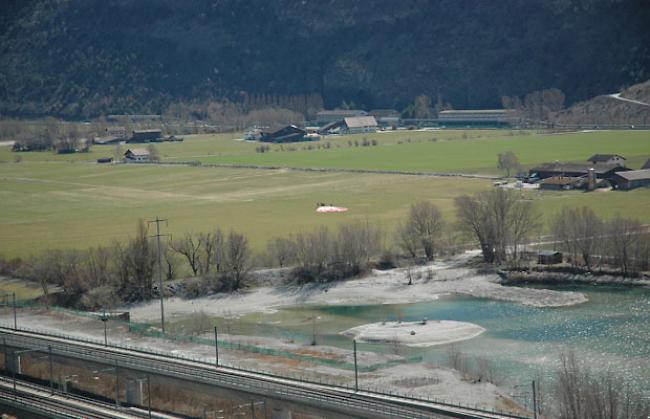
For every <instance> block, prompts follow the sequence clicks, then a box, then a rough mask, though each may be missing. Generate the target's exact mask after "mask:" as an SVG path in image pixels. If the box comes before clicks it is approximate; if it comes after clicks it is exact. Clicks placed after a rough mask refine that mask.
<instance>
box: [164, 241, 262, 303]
mask: <svg viewBox="0 0 650 419" xmlns="http://www.w3.org/2000/svg"><path fill="white" fill-rule="evenodd" d="M175 256H179V257H180V258H181V259H183V260H184V261H185V262H186V263H187V266H188V267H189V269H190V270H191V272H192V275H193V276H195V277H196V276H200V277H208V278H213V279H214V280H215V281H219V282H221V283H222V285H225V286H226V287H227V288H228V289H230V290H237V289H239V288H240V287H241V285H242V281H243V280H244V279H245V278H246V274H247V273H248V271H249V270H250V267H251V265H250V262H251V249H250V246H249V244H248V239H247V238H246V236H244V235H243V234H240V233H237V232H235V231H231V232H230V233H229V234H227V235H226V234H225V233H224V232H223V231H222V230H221V229H220V228H216V229H215V230H214V231H211V232H207V233H197V234H194V233H188V234H185V235H184V236H182V237H181V238H180V239H175V240H172V241H171V242H170V244H169V247H168V248H167V250H166V252H165V263H166V267H167V272H168V275H167V277H168V279H171V278H170V277H173V276H174V272H175V270H176V258H175Z"/></svg>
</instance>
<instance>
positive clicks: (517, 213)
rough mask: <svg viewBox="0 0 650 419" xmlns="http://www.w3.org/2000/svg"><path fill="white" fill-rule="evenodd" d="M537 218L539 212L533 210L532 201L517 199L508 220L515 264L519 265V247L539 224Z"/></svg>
mask: <svg viewBox="0 0 650 419" xmlns="http://www.w3.org/2000/svg"><path fill="white" fill-rule="evenodd" d="M539 218H540V217H539V213H538V212H537V211H535V208H534V207H533V204H532V202H530V201H523V200H519V201H517V202H516V203H515V205H513V207H512V210H511V214H510V221H509V226H510V233H509V234H510V240H509V242H510V247H511V249H512V261H513V262H514V264H515V266H518V265H519V258H520V251H519V249H520V247H521V246H522V245H523V244H525V243H526V241H528V238H529V237H530V235H531V234H533V232H535V231H536V230H537V229H538V228H539V227H540V226H541V223H540V221H539Z"/></svg>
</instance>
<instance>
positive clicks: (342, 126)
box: [318, 116, 378, 135]
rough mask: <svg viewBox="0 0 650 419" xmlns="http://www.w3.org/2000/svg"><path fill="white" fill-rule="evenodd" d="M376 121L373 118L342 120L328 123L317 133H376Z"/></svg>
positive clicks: (356, 117) (359, 117)
mask: <svg viewBox="0 0 650 419" xmlns="http://www.w3.org/2000/svg"><path fill="white" fill-rule="evenodd" d="M377 129H378V126H377V120H376V119H375V117H374V116H355V117H350V118H343V119H342V120H340V121H334V122H330V123H329V124H327V125H325V126H323V127H321V128H320V129H319V130H318V132H319V133H321V134H323V135H327V134H359V133H362V132H375V131H377Z"/></svg>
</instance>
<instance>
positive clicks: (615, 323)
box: [233, 287, 650, 394]
mask: <svg viewBox="0 0 650 419" xmlns="http://www.w3.org/2000/svg"><path fill="white" fill-rule="evenodd" d="M555 289H564V290H572V291H580V292H583V293H585V294H586V295H587V296H588V298H589V302H587V303H584V304H580V305H576V306H572V307H563V308H535V307H528V306H523V305H520V304H514V303H509V302H503V301H495V300H489V299H479V298H471V297H461V296H446V297H441V298H440V299H439V300H437V301H434V302H431V303H420V304H407V305H375V306H328V307H300V308H290V309H282V310H279V311H278V312H277V313H275V314H268V313H266V314H254V315H249V316H246V317H244V318H243V319H241V320H240V321H239V322H238V323H237V324H236V326H233V327H235V328H236V329H237V330H235V331H233V332H236V333H245V334H254V335H259V336H273V337H278V336H281V337H283V338H286V339H292V340H295V341H301V340H304V341H306V342H309V341H310V340H311V338H312V334H313V333H314V332H315V333H316V336H317V340H318V343H319V344H325V345H332V346H338V347H345V348H348V347H350V346H351V341H350V338H348V337H345V336H341V335H340V332H342V331H344V330H346V329H348V328H350V327H354V326H358V325H361V324H365V323H372V322H380V321H386V320H388V321H392V320H396V319H398V318H401V319H402V320H404V321H416V320H420V319H422V318H425V317H426V318H427V319H430V320H458V321H465V322H470V323H475V324H478V325H480V326H482V327H484V328H485V329H486V332H485V333H483V334H482V335H480V336H478V337H476V338H473V339H469V340H466V341H463V342H458V343H455V344H454V345H455V346H456V348H457V349H458V350H459V351H460V352H462V353H464V354H467V355H470V356H480V357H484V358H486V359H488V360H489V361H490V362H491V363H492V364H493V365H494V366H495V367H496V368H497V369H498V377H499V378H500V381H501V384H503V385H505V386H506V387H510V388H515V387H517V386H524V385H527V384H529V383H530V381H531V380H532V379H534V378H535V377H536V376H551V375H553V374H554V372H555V371H556V370H557V368H558V365H559V355H560V353H569V352H571V351H572V352H574V353H575V354H576V356H577V358H578V359H580V360H583V361H584V362H585V363H586V365H588V366H589V367H590V368H592V369H593V370H596V371H602V372H609V373H612V374H615V375H617V376H619V377H622V378H623V379H625V380H626V381H627V382H629V383H630V384H632V385H633V386H634V387H635V388H637V389H639V390H641V391H643V392H644V393H646V394H650V362H649V361H650V290H648V289H641V288H614V287H565V288H555ZM360 349H361V350H370V351H377V352H390V351H394V350H395V349H394V345H389V344H364V345H361V346H360ZM448 352H449V345H441V346H435V347H429V348H400V354H402V355H409V356H410V355H418V356H422V357H423V358H424V360H425V361H429V362H433V363H441V364H444V363H445V362H446V359H447V356H448Z"/></svg>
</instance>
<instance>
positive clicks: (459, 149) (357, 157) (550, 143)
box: [194, 131, 650, 174]
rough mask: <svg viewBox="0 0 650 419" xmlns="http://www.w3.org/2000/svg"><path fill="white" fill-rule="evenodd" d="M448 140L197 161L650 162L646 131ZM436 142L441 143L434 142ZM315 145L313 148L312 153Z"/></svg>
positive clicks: (452, 168)
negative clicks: (508, 155) (512, 156)
mask: <svg viewBox="0 0 650 419" xmlns="http://www.w3.org/2000/svg"><path fill="white" fill-rule="evenodd" d="M460 132H463V133H465V131H460ZM509 134H513V135H509ZM448 135H449V134H448V131H439V132H436V131H430V132H408V131H406V132H398V133H379V134H371V135H367V136H366V137H367V138H368V139H376V140H377V142H378V146H376V147H361V146H360V147H354V146H353V147H350V146H349V145H348V141H354V140H349V139H347V138H349V137H342V138H338V139H336V140H334V141H332V146H333V147H332V148H330V149H327V150H325V149H321V150H318V149H312V150H303V149H304V148H307V147H309V146H310V144H300V145H297V146H294V147H297V148H298V150H297V151H292V152H289V151H284V152H282V151H276V150H278V149H279V147H278V146H274V147H273V148H272V151H271V152H269V153H240V154H228V153H222V154H220V155H214V156H205V157H197V158H194V159H195V160H199V161H201V162H205V163H227V164H253V165H269V166H283V167H322V168H337V169H346V168H347V169H380V170H408V171H424V172H457V173H486V174H496V173H499V172H498V170H497V169H496V161H497V154H498V153H501V152H505V151H513V152H514V153H516V154H517V155H518V157H519V159H520V162H521V163H522V165H524V166H527V167H530V166H533V165H537V164H539V163H542V162H547V161H555V160H560V161H581V162H583V161H585V160H586V159H587V158H588V157H590V156H591V155H592V154H595V153H617V154H622V155H624V156H625V157H627V158H628V159H629V165H630V167H635V168H638V167H640V166H641V165H642V164H643V162H645V160H646V159H647V158H648V157H650V132H644V131H625V132H623V131H609V132H597V133H577V134H561V135H539V134H532V133H525V134H524V135H521V134H518V133H512V132H508V131H483V132H482V131H478V132H471V131H469V134H468V135H473V136H475V138H468V139H463V137H462V136H461V137H458V136H456V137H448ZM398 136H401V137H398ZM479 136H480V137H479ZM355 137H356V140H357V141H360V140H359V139H358V138H359V137H363V136H359V135H357V136H355ZM434 137H435V138H436V139H437V140H436V141H435V142H434V141H431V139H432V138H434ZM477 137H478V138H477ZM396 138H401V139H400V140H398V141H401V144H400V143H398V142H396V141H395V139H396ZM408 139H410V142H408ZM315 146H316V145H315V144H311V147H312V148H313V147H315ZM284 148H285V150H286V149H287V147H286V146H285V147H284Z"/></svg>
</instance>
